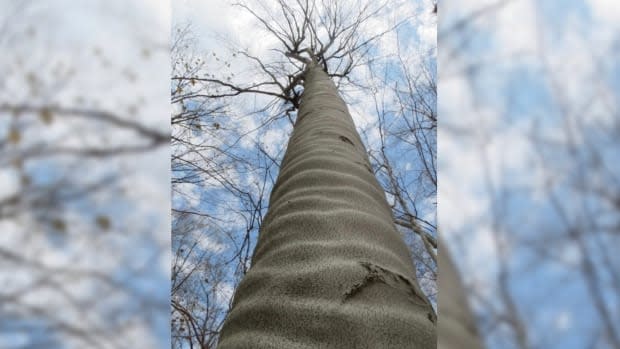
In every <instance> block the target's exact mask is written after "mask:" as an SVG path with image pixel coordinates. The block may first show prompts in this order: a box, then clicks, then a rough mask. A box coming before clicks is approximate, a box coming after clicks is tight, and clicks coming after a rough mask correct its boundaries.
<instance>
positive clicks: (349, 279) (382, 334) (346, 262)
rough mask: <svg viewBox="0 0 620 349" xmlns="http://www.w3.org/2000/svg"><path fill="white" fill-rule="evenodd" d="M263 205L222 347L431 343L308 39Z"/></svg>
mask: <svg viewBox="0 0 620 349" xmlns="http://www.w3.org/2000/svg"><path fill="white" fill-rule="evenodd" d="M290 55H291V56H294V57H295V58H297V59H299V60H300V61H302V62H303V63H304V64H305V65H306V69H305V71H304V74H303V80H304V91H303V94H302V101H301V105H300V109H299V113H298V118H297V121H296V123H295V126H294V131H293V134H292V136H291V138H290V140H289V144H288V148H287V151H286V154H285V156H284V160H283V162H282V166H281V169H280V175H279V177H278V180H277V181H276V184H275V187H274V189H273V191H272V193H271V199H270V202H269V206H270V208H269V211H268V213H267V216H266V218H265V222H263V225H262V229H261V233H260V237H259V240H258V244H257V247H256V251H255V253H254V257H253V260H252V268H251V269H250V270H249V271H248V273H247V274H246V276H245V278H244V280H243V281H242V282H241V284H240V285H239V288H238V289H237V292H236V294H235V298H234V302H233V308H232V310H231V312H230V314H229V316H228V319H227V320H226V323H225V324H224V328H223V329H222V334H221V339H220V347H221V348H233V347H243V346H248V345H252V346H253V347H273V346H275V347H300V346H315V347H316V346H328V347H338V348H355V347H361V346H369V347H374V348H379V347H395V348H396V347H407V346H412V345H413V346H415V347H417V348H431V347H434V346H435V315H434V312H433V309H432V307H431V305H430V303H429V302H428V300H427V299H426V297H425V296H424V294H423V293H422V291H421V290H420V288H419V286H418V284H417V280H416V278H415V270H414V269H413V267H412V265H411V262H410V259H411V257H410V255H409V251H408V249H407V248H406V246H405V244H404V243H403V241H402V238H401V237H400V235H399V233H398V232H397V230H396V228H395V226H394V223H393V220H392V214H391V210H390V207H389V205H388V204H387V201H386V199H385V194H384V193H383V190H382V189H381V186H380V185H379V183H378V182H377V180H376V178H375V177H374V175H373V173H372V171H371V169H370V163H369V161H368V157H367V155H366V151H365V148H364V146H363V144H362V142H361V139H360V137H359V135H358V134H357V131H356V130H355V126H354V124H353V120H352V119H351V116H350V115H349V112H348V109H347V106H346V104H345V103H344V101H343V100H342V98H340V97H339V95H338V92H337V89H336V87H335V85H334V83H333V82H332V81H331V80H330V78H329V77H328V76H327V74H326V72H325V71H324V70H323V68H322V67H321V66H319V65H318V64H317V61H318V59H317V57H316V55H315V53H314V52H312V51H310V52H309V56H310V57H302V56H301V55H294V54H290Z"/></svg>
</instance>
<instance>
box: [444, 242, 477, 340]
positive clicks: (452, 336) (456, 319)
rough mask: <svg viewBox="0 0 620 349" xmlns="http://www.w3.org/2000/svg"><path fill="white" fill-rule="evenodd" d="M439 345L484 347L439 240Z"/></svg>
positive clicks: (446, 253)
mask: <svg viewBox="0 0 620 349" xmlns="http://www.w3.org/2000/svg"><path fill="white" fill-rule="evenodd" d="M439 243H440V245H439V246H440V248H441V250H440V251H439V254H438V255H439V256H438V257H439V282H438V284H439V297H438V300H437V302H438V304H439V314H440V315H439V325H438V331H437V336H438V338H439V340H438V346H437V348H438V349H461V348H467V349H484V345H483V342H482V339H481V337H480V334H479V332H478V328H477V325H476V319H475V318H474V316H473V314H472V312H471V309H470V308H469V304H468V302H467V299H466V296H465V295H466V293H465V289H464V286H463V284H462V282H461V278H460V275H459V273H458V271H457V269H456V266H455V265H454V262H453V261H452V258H450V255H449V254H448V251H447V250H446V249H445V246H446V245H445V243H444V242H443V241H442V240H440V241H439Z"/></svg>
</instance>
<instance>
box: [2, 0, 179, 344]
mask: <svg viewBox="0 0 620 349" xmlns="http://www.w3.org/2000/svg"><path fill="white" fill-rule="evenodd" d="M168 5H169V4H167V2H165V1H159V2H156V1H133V2H126V1H84V2H71V1H56V2H54V3H53V4H52V3H50V2H45V1H0V8H2V11H1V12H2V13H1V14H0V50H2V52H4V54H3V55H2V58H0V75H1V76H2V77H3V78H2V82H0V106H4V105H30V106H35V107H39V106H47V107H63V108H77V109H81V110H95V111H105V112H109V113H112V114H114V115H117V116H118V117H119V118H120V120H121V123H120V124H121V125H122V120H124V121H127V122H130V123H132V122H133V123H139V124H140V125H143V126H144V127H147V128H149V129H150V130H153V131H154V132H161V133H162V134H163V135H167V134H168V132H169V120H170V119H169V117H170V116H169V110H170V105H169V90H168V81H169V73H168V70H167V69H162V67H168V66H169V65H168V62H169V58H168V57H169V53H168V37H169V35H168V33H169V27H170V24H169V23H170V18H169V17H170V8H169V6H168ZM0 139H2V145H1V146H0V163H1V165H0V178H1V180H0V201H2V202H3V209H4V207H10V206H9V204H7V203H6V202H4V201H3V200H6V199H7V198H10V196H11V195H13V194H17V195H18V204H17V209H16V210H10V211H3V214H2V215H1V217H0V251H1V256H0V260H2V265H3V266H4V268H3V270H2V271H0V284H2V285H3V288H2V290H1V291H0V298H3V300H2V303H3V306H2V309H0V319H2V320H0V347H3V348H20V347H35V346H37V345H39V346H44V347H46V348H84V347H92V348H119V347H127V346H131V347H136V348H142V347H145V348H146V347H150V348H168V347H169V344H168V343H169V328H170V324H169V285H170V281H169V280H170V277H169V274H170V264H169V261H170V252H169V251H170V227H169V219H168V217H169V212H170V203H169V197H170V192H169V178H170V177H169V163H170V162H169V158H170V157H169V154H170V151H169V149H168V147H167V142H164V143H163V144H161V145H160V146H154V147H152V148H151V149H150V150H147V151H144V152H134V153H131V152H130V153H126V154H123V155H121V154H118V155H114V154H113V155H111V156H101V157H98V156H90V157H89V156H86V157H84V156H80V155H76V154H77V153H79V152H80V151H81V150H84V149H86V148H87V147H95V148H97V149H102V150H106V149H114V148H116V147H125V146H132V145H139V144H145V140H144V139H141V138H140V137H139V136H137V135H136V133H135V132H134V131H132V130H128V129H126V128H124V127H122V126H119V125H116V126H115V124H114V123H112V124H110V123H107V122H102V121H97V120H94V119H85V118H82V117H81V116H79V115H78V116H67V115H64V114H63V113H60V112H58V113H56V112H54V111H51V112H34V113H33V112H23V113H13V112H10V111H8V110H7V109H3V110H1V111H0ZM7 139H9V140H10V141H9V142H8V143H7V142H5V140H7ZM59 148H63V149H67V150H68V151H67V152H66V153H67V154H66V155H56V154H58V151H59V150H54V149H59ZM27 149H35V150H36V151H35V153H36V152H38V151H41V152H45V151H49V152H50V154H49V155H39V156H30V157H27V155H25V154H26V153H25V152H26V150H27ZM70 149H72V150H70ZM72 154H73V155H72ZM91 187H92V188H93V189H94V190H92V191H86V192H84V190H86V189H87V188H91ZM81 331H84V332H81Z"/></svg>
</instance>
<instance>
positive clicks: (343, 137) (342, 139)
mask: <svg viewBox="0 0 620 349" xmlns="http://www.w3.org/2000/svg"><path fill="white" fill-rule="evenodd" d="M339 138H340V140H341V141H343V142H345V143H349V144H351V145H352V146H355V144H353V142H351V140H350V139H348V138H347V137H345V136H340V137H339Z"/></svg>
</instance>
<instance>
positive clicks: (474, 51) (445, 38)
mask: <svg viewBox="0 0 620 349" xmlns="http://www.w3.org/2000/svg"><path fill="white" fill-rule="evenodd" d="M494 3H499V2H495V1H478V0H468V1H444V2H442V3H441V5H440V23H439V47H440V49H439V92H438V94H439V102H438V109H439V114H440V116H441V122H440V127H439V136H438V137H439V140H438V142H439V163H440V166H439V176H440V178H439V194H438V196H439V208H438V210H439V221H440V224H441V225H442V227H443V230H442V233H443V236H444V237H445V238H447V239H448V241H449V243H448V245H449V246H450V247H451V251H452V252H453V253H454V254H455V255H456V258H457V260H458V261H459V262H460V263H459V264H460V268H461V271H462V273H463V278H464V280H465V282H466V284H467V285H468V287H470V288H471V289H473V290H474V291H475V293H478V294H482V295H483V296H484V297H483V299H485V300H487V301H488V300H489V299H490V300H491V301H492V302H495V303H497V299H498V284H497V275H498V274H497V273H498V272H499V269H500V263H499V262H497V261H504V262H505V263H506V264H507V265H508V269H509V271H510V275H511V277H510V278H509V279H510V282H509V285H510V286H509V289H510V293H511V294H512V296H513V297H514V299H515V300H516V304H517V306H518V309H519V311H520V314H521V316H522V317H523V319H524V320H525V321H526V322H527V327H528V329H529V335H530V337H531V338H530V341H531V345H532V347H534V348H538V347H540V348H542V347H545V348H555V347H559V348H583V347H586V346H587V345H588V343H587V342H588V341H590V340H592V336H593V334H594V333H595V329H596V328H600V326H601V323H600V321H601V320H600V314H597V313H596V312H595V311H594V304H593V303H592V295H591V294H590V292H589V291H588V289H587V288H586V287H585V284H584V279H583V277H582V276H581V274H580V273H579V270H580V265H581V264H580V263H582V261H583V260H584V259H583V258H584V251H583V250H580V248H579V244H578V240H574V239H570V238H567V237H566V232H565V230H566V229H567V228H566V224H567V222H566V220H565V219H564V218H562V217H561V215H559V214H558V212H557V206H556V205H554V203H553V202H550V200H549V198H550V196H551V195H553V196H555V197H556V198H557V200H558V201H559V203H560V207H563V208H564V209H565V210H566V212H568V215H569V217H570V218H569V219H568V222H569V225H570V226H573V227H583V229H585V231H588V232H589V233H590V234H595V235H593V236H594V237H592V238H591V240H588V241H587V242H586V243H585V245H586V246H589V247H588V249H587V251H590V252H589V253H590V254H592V253H593V255H592V256H593V257H591V258H592V259H594V260H595V262H594V265H595V266H596V267H597V268H599V269H598V270H599V274H600V275H602V276H601V278H602V279H601V280H607V281H602V282H601V283H600V284H599V285H600V288H601V289H603V291H602V292H601V293H602V294H603V297H604V299H605V301H604V302H605V303H606V304H607V306H608V307H609V309H612V310H613V309H618V308H617V298H614V297H612V296H611V293H610V292H611V290H610V288H609V287H610V286H609V285H610V284H609V283H608V282H609V279H607V278H608V277H609V276H603V275H607V271H608V270H609V267H608V266H606V265H604V264H603V263H601V262H600V261H599V260H602V259H603V256H604V254H607V253H609V251H606V250H605V248H602V249H601V247H600V246H599V247H593V246H591V245H589V244H590V243H592V244H594V241H596V240H598V239H600V240H601V241H602V243H603V244H610V243H617V241H615V240H614V239H613V238H608V236H606V235H605V234H604V233H601V232H600V231H599V230H597V228H596V227H594V226H592V225H590V226H587V225H585V223H584V222H585V221H588V222H590V223H588V224H593V223H592V219H593V220H594V222H598V219H599V218H600V217H608V219H611V220H614V219H617V211H615V210H614V209H613V208H610V207H609V205H607V204H606V203H605V202H604V201H602V198H600V197H597V196H596V195H592V194H588V195H587V196H586V194H584V193H583V192H580V191H579V190H577V189H575V188H574V187H572V185H571V183H575V181H584V182H585V183H592V184H591V185H595V186H596V185H606V186H609V187H608V188H607V190H613V189H611V188H615V185H614V184H613V183H614V182H613V178H614V176H615V174H617V173H618V170H619V169H618V167H617V165H615V164H617V163H618V157H617V152H614V150H613V149H614V147H615V146H614V141H612V140H611V139H610V138H612V139H613V138H614V137H615V136H613V134H614V131H613V130H614V129H615V128H616V127H617V122H618V118H617V115H618V114H617V103H616V100H617V98H616V97H617V91H618V90H617V87H618V85H617V84H615V82H614V81H617V61H618V60H617V49H615V47H616V46H617V42H618V41H617V40H618V38H619V36H618V23H619V22H618V19H620V18H619V12H618V6H615V5H614V4H612V2H610V1H542V2H540V1H525V0H514V1H507V2H505V5H504V6H501V7H499V8H496V9H495V10H490V11H488V13H487V14H486V15H481V16H478V17H477V18H476V19H475V20H474V21H471V22H470V23H469V25H468V26H466V27H465V28H463V27H459V30H456V31H450V28H452V26H453V23H455V21H457V20H458V19H459V18H467V16H468V14H471V13H476V11H477V10H479V9H483V8H485V6H487V5H489V4H494ZM442 9H445V10H444V11H443V12H442ZM466 38H468V39H469V41H466ZM459 45H461V46H460V48H459V49H457V50H454V49H453V48H454V47H457V46H459ZM612 96H613V97H612ZM614 98H616V99H615V100H614ZM567 130H571V131H567ZM533 137H537V138H538V139H544V140H548V142H549V143H542V144H540V143H536V142H533V141H532V139H533ZM571 144H572V145H571ZM570 146H572V147H573V148H572V149H574V150H573V151H569V150H570V149H571V148H569V147H570ZM616 149H617V148H616ZM597 153H598V154H601V155H600V156H601V159H602V160H601V161H602V163H603V164H604V166H603V167H605V168H606V170H601V169H600V168H595V167H594V166H597V165H596V162H593V161H592V159H593V156H594V155H593V154H597ZM612 153H615V154H616V155H612ZM575 154H579V155H575ZM575 156H577V158H578V160H576V159H575ZM603 173H605V174H603ZM580 178H581V179H580ZM603 183H605V184H603ZM589 185H590V184H589ZM550 188H552V189H551V190H550ZM490 190H492V191H493V194H491V193H490V192H489V191H490ZM551 193H552V194H551ZM584 205H585V206H584ZM592 217H594V218H592ZM612 217H613V218H612ZM601 219H602V218H601ZM597 224H598V223H597ZM494 236H500V237H501V239H503V240H505V241H504V242H503V244H504V245H505V247H504V248H505V250H502V251H500V250H498V246H499V245H497V244H496V243H495V241H494V238H493V237H494ZM526 241H533V242H535V243H536V244H539V249H536V248H534V247H532V243H530V244H528V243H526ZM612 241H614V242H612ZM603 246H604V245H603ZM536 251H538V252H536ZM542 251H545V252H542ZM540 253H542V254H543V255H545V254H549V255H554V256H555V257H554V259H555V262H554V261H549V260H546V261H545V260H544V259H543V262H541V258H540ZM611 253H612V254H613V252H611ZM612 263H613V265H615V266H616V267H614V268H615V270H618V269H617V266H618V264H617V263H618V261H617V259H613V260H612ZM612 270H613V269H612ZM440 275H441V268H440ZM440 292H441V291H440ZM473 304H474V308H475V309H476V312H477V313H478V315H479V316H480V317H481V318H485V317H486V318H487V319H488V318H489V316H490V314H491V312H490V311H489V309H488V307H486V308H485V307H484V306H483V305H482V303H481V301H480V299H473ZM500 307H501V306H500ZM611 314H612V315H611V316H612V318H613V319H615V320H614V321H615V322H616V323H617V321H618V319H619V316H620V314H618V313H617V311H615V312H614V311H612V312H611ZM491 321H492V320H491ZM510 336H511V334H510V332H509V331H508V330H505V329H499V330H497V331H495V332H493V333H492V334H491V335H489V337H488V338H487V344H488V345H489V347H490V348H500V347H501V348H504V347H506V348H508V347H512V345H513V344H514V341H511V340H506V338H510ZM595 347H597V348H599V347H600V348H604V347H607V346H605V344H604V343H601V342H598V343H595Z"/></svg>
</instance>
